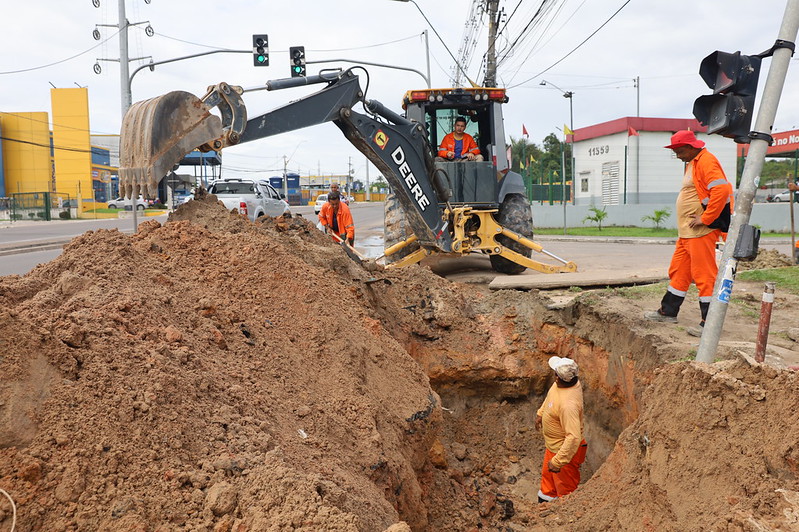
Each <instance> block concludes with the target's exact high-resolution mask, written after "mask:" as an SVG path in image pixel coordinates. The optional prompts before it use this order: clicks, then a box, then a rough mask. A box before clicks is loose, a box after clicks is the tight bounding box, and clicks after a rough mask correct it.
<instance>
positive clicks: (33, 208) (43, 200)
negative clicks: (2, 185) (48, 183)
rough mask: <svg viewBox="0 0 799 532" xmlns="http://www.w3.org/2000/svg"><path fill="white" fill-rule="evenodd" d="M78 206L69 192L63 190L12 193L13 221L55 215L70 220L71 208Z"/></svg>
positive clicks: (38, 218)
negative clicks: (62, 191) (65, 192)
mask: <svg viewBox="0 0 799 532" xmlns="http://www.w3.org/2000/svg"><path fill="white" fill-rule="evenodd" d="M72 207H77V205H74V200H73V199H72V196H70V195H69V194H64V193H61V192H18V193H16V194H12V195H11V201H10V205H9V210H10V213H11V214H10V216H9V218H10V219H11V221H12V222H13V221H20V220H41V221H49V220H52V219H53V217H56V218H61V219H64V220H68V219H69V218H71V217H72V215H71V212H70V209H71V208H72Z"/></svg>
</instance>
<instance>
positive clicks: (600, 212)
mask: <svg viewBox="0 0 799 532" xmlns="http://www.w3.org/2000/svg"><path fill="white" fill-rule="evenodd" d="M588 210H589V211H591V213H592V214H589V215H588V216H586V217H585V218H583V222H585V221H589V222H594V223H595V224H597V225H598V226H599V230H600V231H601V230H602V221H603V220H604V219H605V218H607V217H608V211H607V210H605V207H602V208H601V209H599V208H597V207H596V206H594V205H591V206H590V207H588Z"/></svg>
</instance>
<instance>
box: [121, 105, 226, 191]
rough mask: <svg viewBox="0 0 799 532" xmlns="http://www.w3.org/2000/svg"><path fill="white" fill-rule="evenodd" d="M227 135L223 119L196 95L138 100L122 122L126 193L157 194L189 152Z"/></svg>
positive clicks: (122, 182) (123, 172)
mask: <svg viewBox="0 0 799 532" xmlns="http://www.w3.org/2000/svg"><path fill="white" fill-rule="evenodd" d="M221 135H222V120H221V119H220V118H219V117H218V116H216V115H212V114H211V113H210V109H209V108H208V106H207V105H206V104H204V103H203V102H202V101H201V100H200V99H199V98H197V97H196V96H194V95H193V94H191V93H188V92H183V91H174V92H170V93H167V94H164V95H163V96H158V97H156V98H152V99H150V100H144V101H142V102H137V103H135V104H134V105H132V106H131V107H130V109H128V112H127V113H125V117H124V118H123V120H122V130H121V133H120V140H119V149H120V164H119V187H120V194H121V195H124V196H126V197H134V196H135V195H138V194H136V192H138V193H141V194H142V195H144V196H145V197H152V196H154V195H155V194H156V193H157V190H158V182H159V181H161V179H163V178H164V176H166V174H167V173H168V172H169V171H170V170H172V168H173V167H174V166H175V165H176V164H177V163H178V162H180V160H181V159H182V158H183V157H184V156H185V155H186V154H187V153H190V152H191V151H192V150H194V149H195V148H197V147H199V146H202V145H203V144H206V143H210V142H212V141H213V140H215V139H217V138H219V137H220V136H221ZM134 189H135V190H134Z"/></svg>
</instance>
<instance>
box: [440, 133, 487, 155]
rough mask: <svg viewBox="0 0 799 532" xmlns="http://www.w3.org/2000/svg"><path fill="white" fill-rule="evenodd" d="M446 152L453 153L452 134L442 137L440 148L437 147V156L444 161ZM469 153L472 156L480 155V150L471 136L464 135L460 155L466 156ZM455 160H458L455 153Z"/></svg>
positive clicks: (453, 139) (453, 141)
mask: <svg viewBox="0 0 799 532" xmlns="http://www.w3.org/2000/svg"><path fill="white" fill-rule="evenodd" d="M448 151H451V152H453V153H455V135H454V134H453V133H447V134H446V135H444V140H442V141H441V146H439V147H438V156H439V157H442V158H444V159H446V158H447V152H448ZM469 152H471V153H472V154H474V155H480V148H478V147H477V143H476V142H475V141H474V138H473V137H472V136H471V135H469V134H468V133H464V134H463V153H461V154H460V155H466V154H467V153H469ZM455 158H456V159H457V158H458V154H457V153H455Z"/></svg>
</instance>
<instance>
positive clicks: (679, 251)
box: [644, 131, 734, 336]
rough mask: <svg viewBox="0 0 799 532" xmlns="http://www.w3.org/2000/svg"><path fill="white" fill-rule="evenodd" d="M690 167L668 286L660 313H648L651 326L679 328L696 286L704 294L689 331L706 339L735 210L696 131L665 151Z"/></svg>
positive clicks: (717, 166)
mask: <svg viewBox="0 0 799 532" xmlns="http://www.w3.org/2000/svg"><path fill="white" fill-rule="evenodd" d="M665 148H668V149H670V150H672V151H673V152H674V156H675V157H677V158H678V159H679V160H681V161H682V162H684V163H685V171H684V173H683V178H682V186H681V188H680V193H679V194H678V195H677V204H676V207H677V236H678V238H677V244H676V245H675V247H674V254H673V255H672V257H671V264H670V265H669V286H668V288H667V289H666V294H665V295H664V296H663V299H662V300H661V302H660V308H659V309H657V310H653V311H649V312H645V313H644V318H646V319H647V320H651V321H661V322H670V323H677V314H678V313H679V312H680V306H682V304H683V301H685V295H686V293H687V292H688V288H689V287H690V286H691V281H693V282H694V283H695V284H696V288H697V289H698V290H699V310H700V312H701V314H702V319H701V321H700V322H699V327H689V328H688V329H686V332H687V333H688V334H690V335H691V336H702V331H703V330H704V326H705V319H707V313H708V309H709V308H710V300H711V299H712V297H713V285H714V284H715V282H716V274H717V273H718V266H717V265H716V242H718V241H719V240H720V239H721V240H724V239H725V238H726V235H727V231H728V230H729V228H730V219H731V214H732V210H733V207H734V205H733V191H732V185H731V184H730V182H729V181H727V176H726V175H724V170H723V169H722V168H721V164H720V163H719V161H718V159H716V157H715V156H714V155H713V154H712V153H710V152H709V151H707V149H705V143H704V142H703V141H701V140H698V139H697V138H696V135H694V132H693V131H678V132H677V133H675V134H674V135H672V136H671V144H669V145H668V146H665Z"/></svg>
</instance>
